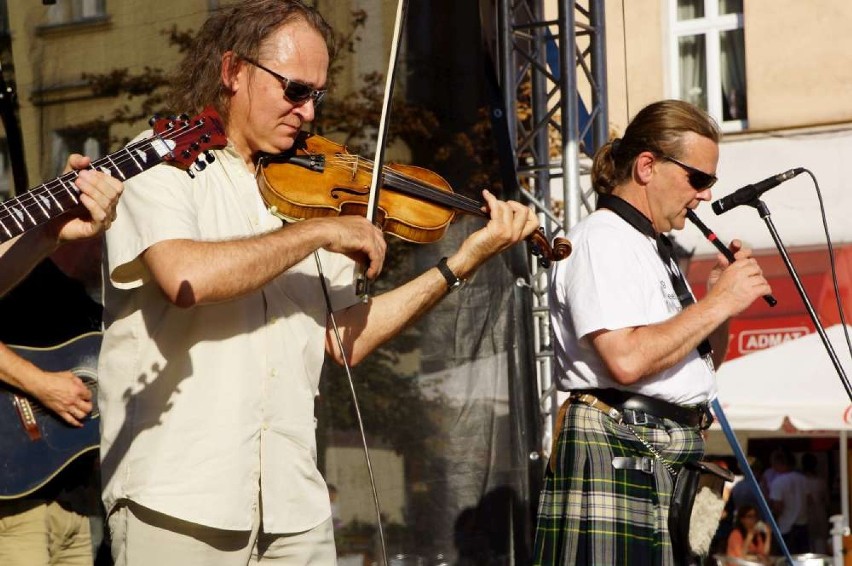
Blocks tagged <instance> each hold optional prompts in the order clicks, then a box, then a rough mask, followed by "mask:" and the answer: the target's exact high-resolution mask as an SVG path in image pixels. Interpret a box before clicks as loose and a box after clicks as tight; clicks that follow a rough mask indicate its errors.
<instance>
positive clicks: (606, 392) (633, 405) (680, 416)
mask: <svg viewBox="0 0 852 566" xmlns="http://www.w3.org/2000/svg"><path fill="white" fill-rule="evenodd" d="M584 396H591V397H594V398H595V399H597V400H598V401H599V402H600V403H603V404H605V405H608V407H597V408H601V409H602V410H603V411H604V412H605V413H610V410H609V409H615V410H616V411H618V413H620V417H621V419H620V420H621V422H624V423H626V424H630V425H637V426H657V427H664V426H665V423H664V421H663V419H669V420H672V421H675V422H676V423H678V424H680V425H682V426H687V427H697V428H700V429H701V430H705V429H707V428H709V427H710V425H711V424H713V415H712V414H710V409H709V407H708V405H707V403H700V404H698V405H692V406H684V405H676V404H674V403H669V402H668V401H663V400H662V399H657V398H655V397H648V396H647V395H641V394H639V393H632V392H630V391H621V390H618V389H581V390H576V391H573V392H572V393H571V397H572V398H574V399H576V400H578V401H580V402H583V403H586V404H587V405H590V406H593V407H594V406H595V404H592V403H588V402H587V401H586V400H585V399H584V398H583V397H584ZM600 403H598V404H600ZM610 416H614V415H612V414H610Z"/></svg>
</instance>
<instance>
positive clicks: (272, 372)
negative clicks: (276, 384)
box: [269, 368, 278, 377]
mask: <svg viewBox="0 0 852 566" xmlns="http://www.w3.org/2000/svg"><path fill="white" fill-rule="evenodd" d="M269 375H271V376H272V377H275V376H277V375H278V369H277V368H272V370H271V371H270V372H269Z"/></svg>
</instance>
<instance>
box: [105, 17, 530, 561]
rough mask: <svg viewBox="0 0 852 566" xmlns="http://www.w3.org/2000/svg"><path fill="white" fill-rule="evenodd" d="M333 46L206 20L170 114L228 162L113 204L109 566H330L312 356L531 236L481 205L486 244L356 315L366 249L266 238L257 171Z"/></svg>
mask: <svg viewBox="0 0 852 566" xmlns="http://www.w3.org/2000/svg"><path fill="white" fill-rule="evenodd" d="M330 36H331V33H330V29H329V27H328V25H327V24H326V23H325V21H324V20H323V19H322V17H321V16H320V15H319V14H318V13H317V12H316V11H315V10H313V9H312V8H309V7H307V6H305V5H304V4H303V3H302V2H300V1H297V0H246V1H243V2H239V3H237V4H235V5H232V6H230V7H227V8H225V9H222V10H220V11H218V12H216V13H215V14H213V15H212V16H211V17H210V18H209V19H208V20H207V22H206V23H205V24H204V26H203V27H202V29H201V30H200V32H199V34H198V36H197V44H196V48H195V49H192V50H190V51H188V52H187V53H188V55H187V58H186V59H185V60H184V61H183V62H182V63H181V64H180V66H179V73H178V78H177V79H176V82H175V84H174V86H175V94H176V96H175V100H176V101H177V104H176V105H175V106H176V107H180V108H181V109H185V110H187V111H198V110H201V109H202V108H204V107H206V106H208V105H213V106H214V107H215V108H216V110H217V111H218V113H219V114H220V116H221V117H222V119H223V121H224V123H225V130H226V133H227V137H228V140H229V143H228V145H227V147H225V148H224V149H222V150H216V151H214V152H213V153H214V155H215V157H216V159H215V161H213V162H212V163H211V164H210V165H208V166H207V168H206V170H204V171H203V172H200V173H198V174H197V175H196V176H195V178H190V177H189V176H187V175H186V174H184V173H183V172H180V171H176V170H175V169H174V168H170V167H162V166H157V167H154V168H152V169H150V170H149V171H147V172H145V173H143V174H141V175H139V176H137V177H136V178H134V179H132V180H130V181H129V182H127V184H126V185H127V190H126V191H125V199H124V200H123V201H122V203H121V205H120V206H121V211H120V214H119V219H118V221H117V222H116V224H115V225H114V226H113V229H112V230H110V232H109V233H108V235H107V262H106V269H107V275H108V278H109V284H108V285H107V287H108V289H107V291H106V301H105V319H106V324H107V327H106V332H105V337H104V346H103V351H102V355H101V359H100V375H101V395H100V397H99V402H100V408H101V411H102V419H103V435H102V436H103V440H102V447H101V457H102V476H103V481H104V501H105V504H106V507H107V511H108V513H109V525H110V530H111V534H112V541H113V556H114V559H115V561H116V564H118V565H126V564H129V565H149V564H157V565H158V566H167V565H170V564H174V565H181V566H183V565H187V564H204V565H231V564H235V565H236V564H239V565H245V564H248V563H252V564H254V563H263V564H267V563H268V564H272V563H276V564H278V563H281V564H284V563H286V564H333V563H335V561H336V557H335V547H334V539H333V533H332V522H331V521H332V519H331V510H330V504H329V496H328V491H327V488H326V485H325V483H324V481H323V478H322V476H321V475H320V473H319V471H318V470H317V467H316V444H315V438H314V405H313V404H314V397H315V395H316V393H317V387H318V380H319V376H320V369H321V366H322V363H323V357H324V354H326V353H328V354H329V355H330V356H331V357H332V358H333V359H335V360H336V361H338V362H341V361H342V360H343V357H344V356H346V358H347V361H348V362H349V363H351V364H355V363H358V362H359V361H360V360H362V359H363V358H364V357H365V356H366V355H368V354H369V353H370V352H371V351H373V350H374V349H375V348H377V347H378V346H379V345H381V344H382V343H384V342H385V341H386V340H388V339H390V338H391V337H393V336H394V335H396V334H397V333H399V332H400V331H401V330H402V329H403V328H405V327H406V326H407V325H408V324H410V323H411V322H412V321H414V320H415V319H417V318H418V317H419V316H421V315H422V314H423V313H425V312H426V311H428V310H429V309H430V308H431V307H433V306H434V305H435V304H436V303H438V301H440V300H441V298H442V297H444V296H445V295H446V294H447V293H448V290H449V287H450V283H451V282H453V281H454V280H455V278H461V279H464V278H467V277H470V276H471V275H472V274H473V272H474V271H475V270H476V269H477V268H478V267H479V266H480V265H481V264H482V263H483V262H485V261H486V260H487V259H488V258H490V257H492V256H494V255H495V254H498V253H500V252H501V251H503V250H505V249H506V248H508V247H509V246H511V245H513V244H515V243H516V242H518V241H520V240H522V239H524V238H525V237H527V236H528V235H529V234H530V233H531V232H533V231H534V230H535V229H536V228H537V226H538V222H537V220H536V218H535V216H534V215H533V214H532V212H531V211H530V210H529V209H528V208H527V207H525V206H523V205H521V204H519V203H516V202H501V201H499V200H498V199H496V198H495V197H494V196H492V195H491V194H490V193H488V192H487V191H486V192H484V193H483V194H484V198H485V201H486V203H487V205H488V208H489V210H490V218H489V221H488V223H487V225H486V226H485V227H484V228H482V229H481V230H479V231H477V232H475V233H473V234H471V235H470V236H469V237H468V238H467V239H466V240H465V241H464V242H463V243H462V244H461V246H460V247H459V249H458V251H457V252H456V253H455V254H453V255H452V256H450V257H449V258H448V259H447V260H446V264H445V268H446V269H445V270H444V271H442V270H440V269H438V268H433V269H430V270H428V271H427V272H425V273H423V274H422V275H420V276H419V277H417V278H415V279H414V280H412V281H410V282H408V283H406V284H404V285H402V286H400V287H398V288H397V289H394V290H392V291H390V292H387V293H385V294H382V295H379V296H376V297H374V298H372V299H371V300H370V301H369V302H366V303H364V302H361V301H360V300H359V299H358V297H356V295H355V293H354V289H353V273H354V269H355V264H354V262H353V258H355V259H358V260H360V261H363V262H364V264H365V267H366V276H367V277H369V278H374V277H376V276H377V275H378V274H379V273H380V272H381V269H382V265H383V262H384V259H385V249H386V244H385V241H384V238H383V235H382V233H381V231H380V230H379V229H378V228H376V227H375V226H373V225H372V224H371V223H370V222H368V221H367V220H366V219H364V218H360V217H354V216H343V217H333V218H316V219H308V220H304V221H302V222H297V223H294V224H288V225H286V226H282V223H281V221H280V220H278V219H277V218H276V217H275V216H273V215H272V214H270V213H269V212H268V211H267V210H266V208H265V206H264V203H263V202H262V200H261V198H260V196H259V191H258V189H257V186H256V183H255V178H254V174H255V171H256V167H257V159H258V156H259V154H260V153H261V152H263V153H278V152H282V151H285V150H287V149H289V148H291V147H292V145H293V143H294V139H295V137H296V135H297V134H298V133H299V131H300V130H301V128H302V127H303V126H304V125H305V124H307V123H310V122H311V121H312V120H313V119H314V115H315V111H316V107H317V105H318V104H319V103H320V102H321V100H322V98H323V97H324V96H325V85H326V80H327V70H328V66H329V58H330V54H329V46H330V45H331V39H330ZM314 254H316V256H317V258H318V259H319V263H320V264H321V265H322V277H323V278H324V279H325V280H326V282H327V283H328V288H329V294H330V300H331V304H332V306H333V307H332V308H333V310H334V311H335V317H336V320H337V325H338V326H339V328H340V330H341V333H342V337H343V344H344V346H345V354H344V353H343V352H341V351H340V349H338V346H337V344H336V341H335V340H334V338H333V336H332V335H331V334H330V330H329V327H330V325H329V322H328V313H327V310H326V302H325V298H324V296H323V291H322V288H321V284H320V277H321V276H320V274H319V273H318V267H317V263H318V262H317V261H316V260H315V258H314V257H313V256H314ZM444 273H447V275H445V274H444Z"/></svg>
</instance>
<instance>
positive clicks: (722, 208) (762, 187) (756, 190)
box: [712, 167, 805, 215]
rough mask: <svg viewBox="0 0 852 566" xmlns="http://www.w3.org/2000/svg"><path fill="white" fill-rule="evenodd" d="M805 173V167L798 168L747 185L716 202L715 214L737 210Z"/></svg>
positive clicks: (714, 206) (714, 204) (714, 205)
mask: <svg viewBox="0 0 852 566" xmlns="http://www.w3.org/2000/svg"><path fill="white" fill-rule="evenodd" d="M804 172H805V168H804V167H796V168H795V169H790V170H789V171H784V172H783V173H779V174H777V175H773V176H771V177H767V178H766V179H764V180H762V181H758V182H757V183H754V184H753V185H746V186H745V187H742V188H741V189H737V190H736V191H734V192H732V193H731V194H729V195H728V196H726V197H722V198H720V199H719V200H717V201H716V202H714V203H713V205H712V206H713V212H715V213H716V214H717V215H718V214H722V213H723V212H728V211H729V210H731V209H732V208H736V207H738V206H739V205H741V204H749V203H751V202H752V201H754V200H755V199H756V198H757V197H759V196H760V195H762V194H763V193H765V192H766V191H768V190H769V189H772V188H774V187H777V186H778V185H780V184H781V183H783V182H784V181H789V180H790V179H792V178H793V177H795V176H796V175H799V174H801V173H804Z"/></svg>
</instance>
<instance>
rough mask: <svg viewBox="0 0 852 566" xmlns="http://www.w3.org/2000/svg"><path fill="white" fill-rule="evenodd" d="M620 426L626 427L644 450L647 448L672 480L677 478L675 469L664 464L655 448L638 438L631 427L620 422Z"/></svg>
mask: <svg viewBox="0 0 852 566" xmlns="http://www.w3.org/2000/svg"><path fill="white" fill-rule="evenodd" d="M621 424H623V425H624V426H625V427H627V430H629V431H630V432H632V433H633V436H635V437H636V438H637V439H638V440H639V442H641V443H642V445H643V446H645V448H647V449H648V450H649V451H650V452H651V454H653V455H654V458H656V459H657V460H659V461H660V463H661V464H662V465H663V467H664V468H665V469H667V470H668V471H669V473H670V474H671V475H672V479H674V478H676V477H677V472H676V471H675V469H674V468H672V466H671V464H669V463H668V462H666V460H665V458H663V455H662V454H660V452H659V451H658V450H657V449H656V448H654V447H653V446H652V445H651V443H650V442H648V441H647V440H645V439H644V438H642V437H641V436H639V433H638V432H636V430H635V429H634V428H633V427H632V426H630V425H629V424H627V423H626V422H623V421H622V422H621Z"/></svg>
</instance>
